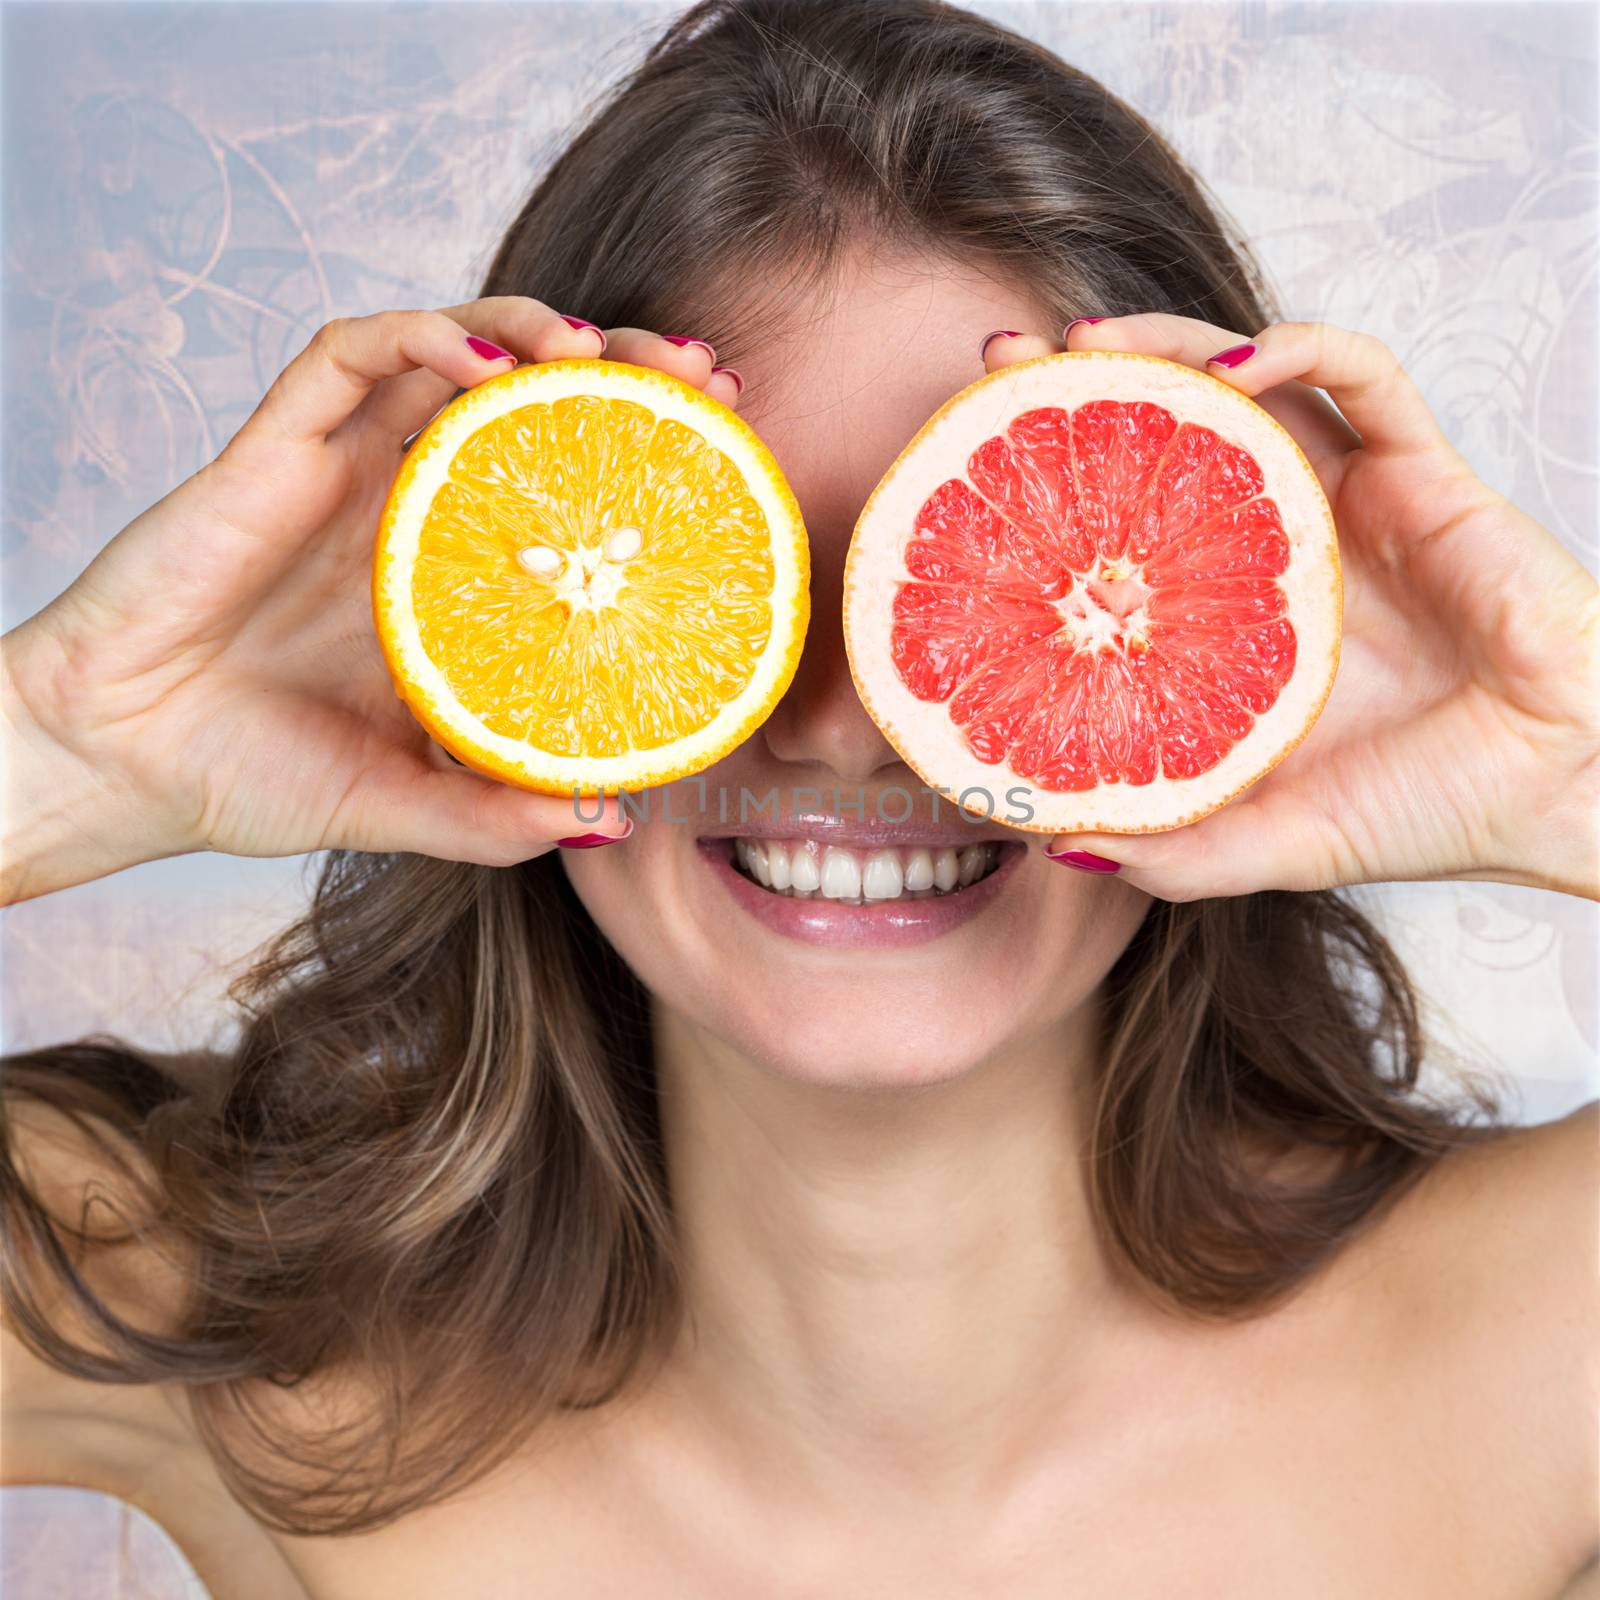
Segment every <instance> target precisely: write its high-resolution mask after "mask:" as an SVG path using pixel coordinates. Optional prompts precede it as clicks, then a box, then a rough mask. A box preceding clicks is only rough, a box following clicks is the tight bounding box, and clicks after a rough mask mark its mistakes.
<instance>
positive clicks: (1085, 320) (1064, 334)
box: [1061, 317, 1106, 344]
mask: <svg viewBox="0 0 1600 1600" xmlns="http://www.w3.org/2000/svg"><path fill="white" fill-rule="evenodd" d="M1105 320H1106V319H1105V318H1104V317H1074V318H1073V319H1072V321H1071V322H1069V323H1068V324H1067V325H1066V327H1064V328H1063V329H1062V330H1061V342H1062V344H1065V343H1066V342H1067V340H1068V338H1069V337H1070V336H1071V333H1072V330H1073V329H1074V328H1076V327H1077V326H1078V324H1079V323H1080V322H1083V323H1088V322H1104V321H1105Z"/></svg>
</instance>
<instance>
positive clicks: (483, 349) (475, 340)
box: [467, 333, 517, 361]
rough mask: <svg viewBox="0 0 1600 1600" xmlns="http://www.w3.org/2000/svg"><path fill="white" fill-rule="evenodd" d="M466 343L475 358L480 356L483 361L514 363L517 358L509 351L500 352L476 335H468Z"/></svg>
mask: <svg viewBox="0 0 1600 1600" xmlns="http://www.w3.org/2000/svg"><path fill="white" fill-rule="evenodd" d="M467 343H468V344H469V345H470V346H471V347H472V353H473V354H474V355H475V356H482V357H483V359H484V360H485V361H515V360H516V359H517V358H516V357H515V356H514V355H512V353H511V352H510V351H509V350H502V349H501V348H500V346H499V345H497V344H490V343H489V341H488V340H487V339H480V338H479V337H478V336H477V334H475V333H469V334H468V335H467Z"/></svg>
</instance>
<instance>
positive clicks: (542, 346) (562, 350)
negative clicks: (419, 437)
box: [352, 295, 606, 448]
mask: <svg viewBox="0 0 1600 1600" xmlns="http://www.w3.org/2000/svg"><path fill="white" fill-rule="evenodd" d="M444 315H445V316H447V317H450V318H451V319H452V320H454V321H456V322H459V323H460V324H461V326H462V327H463V328H464V329H465V330H466V331H467V332H468V333H470V334H474V335H476V336H477V337H478V338H480V339H488V340H490V341H491V342H493V343H494V344H497V345H499V346H500V347H501V348H502V349H505V350H509V351H510V352H511V353H512V354H513V355H515V356H516V357H518V359H519V360H522V361H561V360H569V359H573V358H578V357H584V356H588V357H590V358H593V357H595V356H599V355H603V354H604V353H605V350H606V335H605V330H604V329H603V328H599V327H597V326H596V325H595V324H594V323H592V322H589V321H587V320H585V319H584V318H583V317H574V316H569V315H567V314H566V313H564V312H560V311H552V310H551V309H550V308H549V307H548V306H546V305H544V304H543V303H542V302H540V301H538V300H530V299H529V298H528V297H527V296H526V295H493V296H490V297H488V298H486V299H483V300H469V301H467V302H466V303H465V304H464V305H458V306H446V307H445V308H444ZM503 370H504V369H503V368H502V367H495V368H491V369H490V370H489V371H488V372H486V373H485V374H484V376H485V377H493V376H494V374H495V372H499V371H503ZM479 381H481V379H480V380H479ZM466 387H468V386H467V385H464V384H453V383H450V382H447V381H446V380H445V379H444V378H441V377H440V376H439V375H438V374H437V373H435V372H429V371H427V370H420V371H417V372H410V373H406V374H405V375H404V376H402V377H398V378H392V379H391V380H390V381H389V382H387V383H384V384H380V385H379V386H378V388H377V389H375V390H374V391H373V392H372V394H370V395H369V396H368V397H367V399H366V400H365V401H364V402H363V403H362V405H361V407H360V410H359V413H358V414H357V416H356V417H355V418H354V419H352V420H353V421H356V422H358V423H359V424H360V425H361V426H363V427H366V426H369V425H370V426H371V427H373V428H374V429H376V430H378V431H379V432H381V433H383V434H385V435H387V436H389V437H390V438H391V439H395V438H397V439H401V440H409V439H410V438H411V436H413V435H415V434H417V433H419V432H421V430H422V429H423V428H425V427H426V426H427V425H428V423H430V422H431V421H432V420H433V419H434V417H436V416H437V415H438V414H439V412H441V411H442V410H443V409H444V408H445V406H447V405H448V404H449V403H450V402H451V401H452V400H453V399H455V397H456V396H457V395H458V394H460V393H461V392H462V391H463V389H465V388H466ZM402 448H404V446H402Z"/></svg>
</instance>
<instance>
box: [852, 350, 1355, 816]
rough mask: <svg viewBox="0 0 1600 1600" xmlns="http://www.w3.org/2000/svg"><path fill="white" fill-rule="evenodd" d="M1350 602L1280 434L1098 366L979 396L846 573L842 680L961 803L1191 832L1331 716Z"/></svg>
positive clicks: (936, 420) (925, 774) (1112, 361)
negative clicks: (1324, 712)
mask: <svg viewBox="0 0 1600 1600" xmlns="http://www.w3.org/2000/svg"><path fill="white" fill-rule="evenodd" d="M1341 604H1342V591H1341V580H1340V571H1339V551H1338V543H1337V539H1336V536H1335V531H1334V523H1333V515H1332V512H1331V511H1330V509H1329V506H1328V501H1327V498H1326V496H1325V495H1324V494H1323V492H1322V486H1321V484H1320V483H1319V482H1318V480H1317V476H1316V474H1315V472H1314V471H1313V470H1312V468H1311V465H1310V463H1309V462H1308V461H1307V460H1306V458H1305V456H1304V454H1303V453H1302V452H1301V450H1300V448H1299V446H1298V445H1297V444H1296V443H1295V441H1294V439H1293V438H1292V437H1291V436H1290V434H1289V433H1288V431H1287V430H1286V429H1285V428H1284V427H1283V426H1282V425H1281V424H1280V423H1279V422H1278V421H1277V420H1276V419H1275V418H1274V417H1272V416H1271V415H1270V414H1269V413H1268V412H1267V411H1265V410H1264V409H1263V408H1262V407H1260V406H1259V405H1257V404H1256V403H1255V401H1253V400H1251V399H1250V398H1248V397H1247V396H1245V395H1242V394H1240V393H1239V392H1238V391H1237V390H1236V389H1233V388H1231V387H1230V386H1229V385H1228V384H1226V383H1224V382H1222V381H1221V380H1220V379H1218V378H1213V377H1212V376H1210V374H1208V373H1205V372H1199V371H1196V370H1195V369H1194V368H1193V367H1187V366H1183V365H1181V364H1179V363H1177V362H1172V361H1165V360H1162V359H1160V358H1159V357H1155V356H1145V355H1133V354H1123V353H1116V352H1104V351H1083V352H1070V353H1063V354H1060V355H1049V356H1041V357H1039V358H1037V359H1036V360H1032V361H1023V362H1018V363H1017V364H1015V365H1013V366H1009V367H1005V368H1002V369H1001V370H1000V371H998V372H995V373H991V374H989V375H988V376H987V377H984V378H980V379H979V380H978V381H977V382H976V383H974V384H972V385H971V386H970V387H968V388H966V389H964V390H962V392H961V393H960V394H958V395H956V396H955V397H954V398H953V399H952V400H950V401H949V402H948V403H947V404H945V405H944V406H943V407H942V408H941V409H940V410H939V411H938V412H937V413H935V415H934V416H933V417H932V418H931V419H930V420H929V421H928V422H927V423H926V424H925V425H924V427H923V428H922V429H921V430H920V431H919V432H918V433H917V435H916V437H915V438H914V439H913V440H912V441H911V443H910V444H909V445H907V446H906V448H905V449H904V450H903V451H902V452H901V454H900V455H899V457H898V458H897V459H896V461H895V462H894V464H893V465H892V466H891V467H890V468H889V470H888V472H887V473H885V474H884V476H883V478H882V480H881V481H880V482H879V484H878V486H877V488H876V489H875V490H874V491H873V493H872V495H871V496H870V497H869V499H868V501H867V504H866V506H865V507H864V508H863V510H862V513H861V516H860V518H859V520H858V521H857V523H856V528H855V533H854V535H853V537H852V539H851V544H850V552H849V556H848V559H847V561H846V564H845V594H844V626H845V643H846V648H847V650H848V653H849V658H850V667H851V672H852V674H853V676H854V678H855V682H856V688H857V691H858V692H859V694H860V696H861V699H862V703H863V704H864V705H865V706H866V707H867V709H868V711H869V712H870V713H871V714H872V716H873V718H874V720H875V721H876V722H877V723H878V725H879V726H880V727H881V728H882V729H883V732H884V734H885V736H886V737H887V738H888V740H889V742H890V743H891V744H892V745H893V746H894V747H895V749H896V750H898V751H899V753H900V755H901V756H902V757H903V758H904V759H905V761H906V762H907V764H908V765H909V766H910V767H911V768H912V770H913V771H914V772H916V773H917V774H918V775H919V776H920V777H921V778H922V779H923V781H924V782H926V783H928V784H929V785H931V786H932V787H934V788H936V789H939V790H941V791H943V792H944V793H946V794H948V795H951V796H955V797H957V798H958V799H960V801H961V803H962V804H963V806H965V807H966V808H967V809H968V810H972V811H979V810H981V811H985V812H986V813H988V814H992V815H993V816H995V818H996V819H997V820H1000V821H1013V822H1015V825H1017V826H1019V827H1023V828H1026V829H1028V830H1030V831H1036V832H1048V833H1078V832H1101V833H1154V832H1158V831H1160V830H1162V829H1166V828H1175V827H1179V826H1182V825H1183V824H1185V823H1189V822H1194V821H1196V820H1197V819H1198V818H1200V817H1203V816H1205V815H1206V814H1207V813H1208V812H1210V811H1214V810H1216V809H1217V807H1219V806H1222V805H1225V804H1226V803H1227V802H1228V801H1229V800H1232V799H1233V798H1234V797H1235V796H1237V795H1238V794H1240V793H1241V792H1242V791H1243V790H1244V789H1245V788H1247V787H1248V786H1249V785H1250V784H1252V783H1254V782H1255V781H1256V780H1257V779H1258V778H1260V777H1262V776H1263V774H1265V773H1266V772H1268V771H1269V770H1270V769H1271V768H1272V767H1273V766H1275V765H1276V764H1277V763H1278V762H1279V761H1280V760H1282V759H1283V757H1284V756H1285V755H1286V754H1288V752H1289V751H1290V750H1292V749H1293V748H1294V746H1295V745H1297V744H1298V743H1299V742H1300V741H1301V740H1302V739H1303V738H1304V737H1305V735H1306V733H1307V731H1308V730H1309V729H1310V727H1311V725H1312V723H1313V722H1314V721H1315V720H1316V718H1317V715H1318V713H1319V712H1320V711H1321V709H1322V706H1323V704H1324V702H1325V701H1326V700H1327V697H1328V691H1329V690H1330V689H1331V688H1332V686H1333V678H1334V673H1335V671H1336V670H1337V667H1338V661H1339V630H1340V616H1341ZM1019 789H1021V790H1026V791H1027V794H1026V806H1027V807H1031V808H1032V816H1031V817H1028V818H1027V820H1026V821H1023V820H1020V819H1021V816H1022V812H1023V810H1024V806H1023V805H1022V804H1020V803H1018V802H1017V801H1010V800H1008V798H1007V797H1008V796H1010V795H1012V794H1014V793H1015V792H1016V791H1017V790H1019ZM1008 812H1009V813H1010V814H1009V815H1008Z"/></svg>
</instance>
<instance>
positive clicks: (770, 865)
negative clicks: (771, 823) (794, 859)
mask: <svg viewBox="0 0 1600 1600" xmlns="http://www.w3.org/2000/svg"><path fill="white" fill-rule="evenodd" d="M767 871H768V872H770V873H771V874H772V887H773V888H774V889H787V888H788V887H789V885H790V883H791V882H792V879H791V878H790V876H789V847H788V845H786V844H785V843H784V842H783V841H782V840H781V839H768V840H767Z"/></svg>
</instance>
